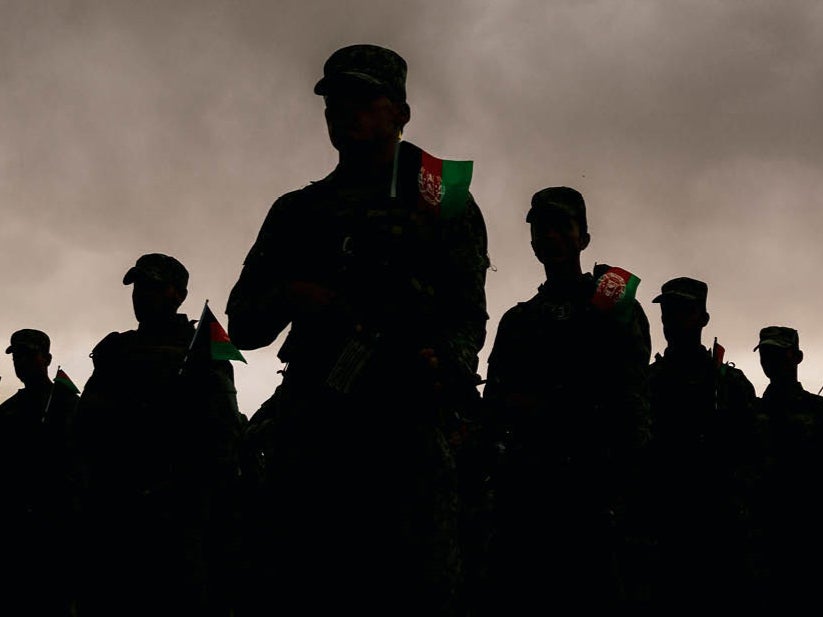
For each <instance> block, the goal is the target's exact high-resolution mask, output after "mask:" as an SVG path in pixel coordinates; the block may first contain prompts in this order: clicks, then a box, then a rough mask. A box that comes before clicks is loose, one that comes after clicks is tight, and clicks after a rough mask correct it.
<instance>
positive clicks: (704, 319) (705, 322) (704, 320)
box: [700, 311, 711, 328]
mask: <svg viewBox="0 0 823 617" xmlns="http://www.w3.org/2000/svg"><path fill="white" fill-rule="evenodd" d="M710 318H711V315H709V314H708V313H707V312H706V311H703V317H702V319H701V320H700V325H701V326H702V327H704V328H705V327H706V326H707V325H708V323H709V319H710Z"/></svg>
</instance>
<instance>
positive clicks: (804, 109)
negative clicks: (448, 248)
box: [0, 0, 823, 413]
mask: <svg viewBox="0 0 823 617" xmlns="http://www.w3.org/2000/svg"><path fill="white" fill-rule="evenodd" d="M0 12H1V13H2V15H3V20H2V25H0V83H2V88H0V135H2V140H0V203H2V220H3V224H2V226H0V241H2V246H3V247H4V249H5V250H4V259H3V260H2V262H0V281H2V285H3V290H4V296H3V297H4V301H3V303H2V305H0V336H3V337H7V336H8V335H9V334H10V333H11V332H12V331H13V330H15V329H17V328H20V327H30V326H31V327H41V328H43V329H45V330H47V331H48V332H49V333H50V334H51V335H52V338H53V340H54V347H55V349H54V351H55V362H59V363H61V364H62V365H63V367H64V368H65V369H66V370H67V371H68V372H69V374H70V375H71V376H72V377H73V378H74V379H75V381H77V382H78V384H80V385H82V383H84V381H85V379H86V378H87V377H88V375H89V374H90V372H91V363H90V360H89V359H88V357H87V356H88V352H89V351H90V350H91V348H92V347H93V345H94V344H95V342H96V341H97V340H99V339H100V338H102V337H103V336H104V335H105V334H106V333H107V332H109V331H111V330H122V329H127V328H130V327H133V325H134V319H133V316H132V314H131V307H130V298H129V290H128V288H125V287H123V286H122V284H121V278H122V275H123V273H124V272H125V270H126V269H127V268H128V267H129V266H130V265H131V264H132V263H133V262H134V260H135V259H136V257H137V256H138V255H139V254H141V253H143V252H149V251H163V252H169V253H171V254H174V255H175V256H177V257H178V258H180V259H181V260H182V261H183V262H184V263H186V264H187V266H188V267H189V269H190V270H191V272H192V282H191V289H190V294H189V300H188V301H187V302H186V304H185V305H184V308H185V309H186V310H187V311H188V313H189V314H190V315H191V316H192V317H196V316H197V315H199V312H200V309H201V307H202V302H203V301H204V300H205V299H206V298H208V299H209V300H210V302H211V304H212V306H213V308H214V309H215V312H216V313H217V314H218V315H221V314H222V307H223V306H224V305H225V300H226V298H227V296H228V291H229V289H230V288H231V285H232V284H233V282H234V280H235V279H236V277H237V274H238V272H239V269H240V264H241V262H242V259H243V257H244V255H245V252H246V251H247V250H248V248H249V246H250V245H251V243H252V241H253V239H254V236H255V234H256V233H257V230H258V228H259V225H260V223H261V221H262V219H263V216H264V215H265V212H266V210H267V208H268V205H269V204H270V203H271V202H272V201H273V199H274V198H275V197H277V196H278V195H279V194H282V193H283V192H285V191H287V190H291V189H294V188H298V187H300V186H302V185H304V184H306V183H307V182H308V181H309V180H311V179H316V178H319V177H322V176H323V175H325V174H326V173H327V172H328V171H329V170H330V169H331V167H332V166H333V165H334V162H335V153H334V151H333V150H332V149H331V147H330V146H329V145H328V139H327V136H326V133H325V127H324V124H323V120H322V102H321V101H320V100H319V98H318V97H316V96H314V95H313V94H312V92H311V89H312V86H313V84H314V82H315V81H316V79H317V78H318V77H319V75H320V72H321V69H322V63H323V61H324V60H325V59H326V57H327V56H328V55H329V54H330V53H331V52H332V51H333V50H334V49H335V48H337V47H339V46H341V45H345V44H350V43H354V42H374V43H378V44H383V45H387V46H389V47H393V48H395V49H397V50H398V51H399V52H400V53H401V54H403V55H404V56H405V57H406V59H407V60H408V62H409V67H410V68H409V97H410V103H411V105H412V108H413V113H412V122H411V123H410V124H409V127H408V130H407V135H406V137H407V138H408V139H410V140H412V141H414V142H416V143H418V144H419V145H421V146H423V147H424V148H426V149H428V150H430V151H431V152H433V153H435V154H437V155H440V156H444V157H448V158H471V159H473V160H474V161H475V180H474V182H473V189H472V190H473V193H474V194H475V196H476V197H477V199H478V202H479V203H480V205H481V207H482V208H483V211H484V214H485V217H486V220H487V224H488V226H489V237H490V252H491V257H492V261H493V263H494V265H495V267H496V270H497V271H496V272H490V273H489V276H488V288H487V291H488V298H489V312H490V315H491V319H490V322H489V341H488V344H487V347H486V349H485V350H484V352H483V361H485V357H486V355H487V354H488V350H489V348H490V346H491V341H492V339H493V335H494V332H495V329H496V325H497V320H498V319H499V318H500V315H501V314H502V312H503V311H504V310H505V309H506V308H508V307H509V306H511V305H512V304H513V303H514V302H516V301H517V300H522V299H525V298H527V297H528V296H530V295H531V294H532V293H533V291H534V289H535V288H536V286H537V285H538V284H539V282H540V280H541V270H540V268H539V265H538V264H536V263H535V261H534V259H533V257H532V255H531V253H530V248H529V245H528V230H527V229H526V227H525V222H524V218H523V217H524V215H525V211H526V208H527V206H528V201H529V198H530V197H531V194H532V193H533V192H534V191H536V190H538V189H539V188H542V187H543V186H548V185H553V184H566V185H571V186H575V187H577V188H579V189H580V190H581V191H582V192H583V193H584V195H585V197H586V199H587V202H588V204H589V209H590V225H591V229H592V234H593V242H592V246H591V247H590V248H589V249H588V250H587V251H586V253H584V263H587V264H591V263H593V262H594V261H602V262H609V263H613V264H616V265H621V266H624V267H626V268H628V269H630V270H633V271H635V272H636V273H637V274H638V275H639V276H640V277H641V278H642V280H643V282H642V284H641V287H640V292H639V297H640V299H641V301H642V302H643V303H644V305H645V307H646V310H647V313H648V314H649V317H650V320H651V323H652V334H653V340H654V344H655V348H656V349H658V350H660V349H662V347H663V346H664V344H665V342H664V341H663V340H662V332H661V330H660V327H659V314H658V310H657V306H656V305H653V304H651V302H650V300H651V298H652V297H653V296H654V295H655V294H656V292H657V289H658V288H659V286H660V285H661V284H662V283H663V282H664V281H665V280H667V279H668V278H671V277H673V276H677V275H681V274H688V275H691V276H696V277H699V278H703V279H704V280H706V281H707V282H708V283H709V284H710V296H709V304H710V306H709V310H710V312H711V313H712V320H711V322H710V324H709V326H708V328H707V330H706V338H707V340H706V342H710V341H711V338H712V337H714V336H715V335H717V336H718V337H719V338H720V340H721V342H723V343H724V344H725V345H726V347H727V350H728V351H727V354H728V357H729V359H731V360H733V361H735V362H737V363H738V365H739V366H741V368H743V369H744V370H745V371H746V373H747V374H748V375H749V377H750V379H752V381H753V382H754V383H755V385H756V386H757V387H758V390H759V391H762V388H763V386H764V379H763V376H762V373H761V371H760V369H759V367H758V365H757V357H756V354H753V353H752V352H751V348H752V347H753V346H754V344H755V342H756V337H757V331H758V330H759V328H760V327H761V326H763V325H766V324H772V323H779V324H785V325H793V326H794V327H797V328H798V329H799V330H800V333H801V343H802V345H803V347H804V348H805V350H806V361H805V362H804V364H803V365H801V379H802V380H803V381H804V382H805V383H806V385H807V387H808V388H809V389H814V390H815V391H816V390H817V388H819V387H820V385H821V384H823V327H821V325H820V324H819V322H818V320H817V319H816V312H817V311H816V307H817V306H819V305H820V304H821V301H823V292H821V290H820V289H819V286H818V285H817V278H818V276H817V269H818V265H819V264H820V263H821V251H823V249H821V248H820V247H821V243H820V242H819V240H818V234H819V230H820V229H821V228H823V208H821V205H823V204H822V203H821V200H822V199H823V198H821V194H823V193H821V188H823V186H821V183H823V180H821V179H820V174H819V170H820V169H821V167H823V165H821V163H823V133H822V132H823V128H821V124H820V122H819V119H818V116H819V110H820V109H821V108H823V92H822V89H823V79H821V73H822V69H823V36H821V35H823V7H821V6H820V5H819V4H818V3H813V2H805V1H802V0H798V1H795V2H783V3H779V4H778V3H773V2H765V1H753V2H708V1H703V2H674V1H673V2H641V1H635V2H620V3H617V2H610V1H607V0H600V1H591V2H545V1H542V0H541V1H525V0H521V1H508V2H494V1H492V0H486V1H482V0H462V1H460V2H450V3H442V2H425V1H409V2H403V3H400V2H393V1H390V2H381V3H374V2H371V1H365V0H356V1H354V2H347V3H345V4H341V3H336V2H330V1H318V2H301V1H292V0H288V1H280V2H277V3H270V2H228V1H216V0H213V1H205V2H191V3H185V2H184V3H180V2H175V3H167V2H141V3H131V2H125V1H119V0H118V1H112V2H105V3H103V2H91V1H76V2H69V1H66V2H50V3H23V2H9V1H7V2H0ZM248 357H249V360H250V366H249V367H246V366H238V367H237V379H238V386H239V388H240V398H241V405H242V406H243V409H244V411H246V412H247V413H251V412H252V411H254V408H255V407H256V406H257V405H258V404H259V402H260V401H262V400H263V399H264V398H265V397H266V396H268V394H270V392H271V391H272V389H273V388H274V385H275V384H276V382H277V376H276V375H275V371H276V370H277V368H279V364H278V363H277V362H276V360H275V359H274V353H273V349H268V350H262V351H256V352H252V353H250V354H248ZM481 368H482V370H483V372H485V366H484V365H481ZM0 374H2V375H3V377H4V379H3V380H2V381H1V382H0V398H5V396H7V395H8V394H10V393H11V392H12V391H13V389H14V388H15V387H16V385H15V382H16V380H15V379H14V376H13V370H12V368H11V363H10V362H9V361H8V358H7V357H3V358H0Z"/></svg>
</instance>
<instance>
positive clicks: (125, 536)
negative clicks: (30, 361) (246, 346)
mask: <svg viewBox="0 0 823 617" xmlns="http://www.w3.org/2000/svg"><path fill="white" fill-rule="evenodd" d="M188 280H189V273H188V271H187V270H186V268H185V267H184V266H183V264H181V263H180V262H179V261H178V260H177V259H175V258H174V257H171V256H168V255H164V254H160V253H150V254H147V255H142V256H141V257H140V258H139V259H138V260H137V262H136V263H135V265H134V266H133V267H131V268H129V269H128V271H127V272H126V274H125V276H124V277H123V284H124V285H132V286H133V287H132V307H133V309H134V315H135V317H136V318H137V321H138V327H137V329H136V330H129V331H127V332H112V333H111V334H109V335H108V336H106V337H105V338H103V340H102V341H100V342H99V343H98V344H97V345H96V346H95V348H94V350H93V351H92V353H91V357H92V360H93V361H94V372H93V373H92V375H91V377H90V378H89V380H88V383H87V384H86V387H85V388H84V391H83V395H82V397H81V399H80V405H79V408H78V433H79V440H80V446H81V454H82V458H83V463H84V469H85V474H84V475H85V483H86V491H85V495H84V500H83V514H84V520H85V523H86V531H87V541H88V542H89V545H90V546H89V551H88V557H89V559H88V562H87V564H86V565H87V568H86V570H85V572H84V574H85V576H86V580H85V581H84V588H83V593H82V597H81V603H80V606H81V612H82V614H83V615H92V616H94V615H103V614H106V615H111V614H112V612H115V613H117V614H120V615H220V614H228V611H229V605H228V600H227V595H226V594H225V593H224V592H225V590H224V589H221V588H220V586H219V584H218V582H219V579H220V577H219V574H220V572H221V570H220V568H221V567H222V566H221V564H220V563H219V561H218V559H219V556H220V551H221V541H222V537H223V536H222V535H221V534H222V530H219V529H215V527H214V525H215V524H216V520H215V519H217V518H219V517H218V516H217V514H218V513H219V512H220V510H219V509H218V508H219V500H220V498H221V497H225V491H226V490H227V486H228V483H229V482H230V481H231V478H232V477H233V475H234V474H235V472H236V460H235V458H236V456H235V454H234V451H235V449H236V440H237V439H238V437H239V435H238V430H239V427H238V425H237V402H236V391H235V388H234V385H233V375H232V369H231V366H230V364H229V363H228V362H227V361H213V360H211V358H210V357H208V358H191V357H189V358H187V352H188V350H189V347H190V345H191V343H192V339H193V336H194V333H195V328H194V325H193V322H191V321H189V319H188V318H187V317H186V315H185V314H181V313H178V309H179V307H180V305H181V304H182V302H183V301H184V300H185V298H186V295H187V293H188ZM184 360H185V361H186V366H185V370H183V368H184Z"/></svg>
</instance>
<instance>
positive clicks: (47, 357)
mask: <svg viewBox="0 0 823 617" xmlns="http://www.w3.org/2000/svg"><path fill="white" fill-rule="evenodd" d="M45 358H46V366H48V365H49V364H51V354H50V353H47V354H46V355H45Z"/></svg>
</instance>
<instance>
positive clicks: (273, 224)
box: [226, 194, 292, 349]
mask: <svg viewBox="0 0 823 617" xmlns="http://www.w3.org/2000/svg"><path fill="white" fill-rule="evenodd" d="M290 195H291V194H289V195H284V196H283V197H281V198H280V199H278V200H277V201H276V202H275V203H274V205H273V206H272V207H271V209H270V210H269V213H268V215H267V216H266V219H265V221H264V222H263V226H262V227H261V229H260V233H259V234H258V236H257V240H256V241H255V243H254V245H253V246H252V247H251V250H250V251H249V253H248V255H247V256H246V259H245V261H244V262H243V269H242V271H241V272H240V278H239V279H238V281H237V283H235V285H234V287H233V288H232V290H231V293H230V294H229V300H228V304H227V306H226V314H227V315H228V333H229V337H230V338H231V340H232V342H233V343H234V344H235V345H237V346H238V347H239V348H240V349H257V348H259V347H265V346H266V345H270V344H271V343H272V342H273V341H274V339H275V338H277V335H278V334H280V332H281V331H282V330H283V329H284V328H285V327H286V326H287V325H288V324H289V322H290V321H291V319H292V315H291V312H290V310H289V308H290V306H289V302H288V300H287V285H288V283H287V280H286V276H287V274H286V265H287V262H288V255H287V253H288V248H287V247H288V244H287V239H286V237H285V234H287V233H288V223H289V208H290V206H291V202H292V199H291V197H290Z"/></svg>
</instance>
